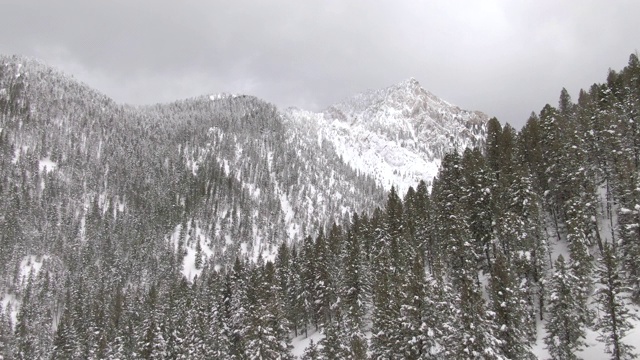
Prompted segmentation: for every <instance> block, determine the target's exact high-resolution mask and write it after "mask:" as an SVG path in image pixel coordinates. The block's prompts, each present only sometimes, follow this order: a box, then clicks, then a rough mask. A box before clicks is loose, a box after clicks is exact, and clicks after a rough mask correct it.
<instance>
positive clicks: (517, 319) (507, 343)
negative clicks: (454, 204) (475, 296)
mask: <svg viewBox="0 0 640 360" xmlns="http://www.w3.org/2000/svg"><path fill="white" fill-rule="evenodd" d="M491 305H492V309H493V312H494V313H495V319H494V322H495V326H496V329H495V334H496V337H497V338H498V339H500V348H501V350H502V351H501V352H502V353H503V354H504V356H505V357H506V358H507V359H526V358H530V357H532V356H533V355H532V353H531V340H530V337H529V327H531V325H530V324H531V322H532V319H531V317H532V316H531V313H530V312H529V309H528V308H527V304H526V300H525V299H524V298H523V296H522V294H521V293H520V289H519V286H518V281H517V277H516V274H514V272H513V270H512V269H511V267H510V266H509V264H508V262H507V258H506V257H505V256H504V254H503V253H502V252H501V251H498V252H497V253H496V258H495V261H494V263H493V267H492V268H491Z"/></svg>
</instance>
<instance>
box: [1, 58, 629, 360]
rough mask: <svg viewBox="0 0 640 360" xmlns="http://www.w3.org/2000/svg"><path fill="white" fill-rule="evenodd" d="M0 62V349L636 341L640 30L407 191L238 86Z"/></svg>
mask: <svg viewBox="0 0 640 360" xmlns="http://www.w3.org/2000/svg"><path fill="white" fill-rule="evenodd" d="M0 65H1V66H0V301H1V303H0V305H1V308H0V359H5V360H6V359H293V358H296V357H300V358H303V359H529V358H536V357H543V358H552V359H578V358H593V359H600V358H611V359H630V358H633V357H634V355H635V354H638V353H640V350H639V349H634V348H633V345H634V344H636V345H640V344H639V341H638V340H637V338H638V337H640V336H639V335H640V333H639V332H638V331H637V329H634V326H635V325H636V324H639V322H638V319H637V315H636V314H637V313H638V307H637V305H638V304H639V303H640V178H639V175H640V163H639V162H640V128H638V124H637V123H638V122H639V121H640V118H639V117H640V62H639V60H638V57H637V55H636V54H632V55H631V56H630V58H629V62H628V65H627V66H626V67H625V68H624V69H622V70H620V71H613V70H610V71H609V73H608V75H607V77H606V81H605V82H603V83H601V84H594V85H592V86H591V87H590V88H588V89H587V90H582V91H580V93H579V96H578V98H577V101H573V100H572V99H571V97H570V96H569V94H568V92H567V91H566V90H564V89H563V90H562V91H561V92H560V97H559V101H558V104H557V106H551V105H546V106H544V107H543V108H542V110H540V112H539V113H535V112H534V113H532V114H531V117H530V118H529V120H528V121H527V123H526V125H525V126H524V127H523V128H522V129H521V130H520V131H517V130H516V129H514V128H513V127H511V126H510V125H508V124H501V123H500V122H499V121H498V120H497V119H495V118H492V119H490V120H488V121H485V122H484V123H482V124H478V123H477V122H476V123H474V124H473V125H469V127H468V128H466V129H467V130H466V131H467V133H468V134H466V133H465V135H462V134H459V135H457V136H454V135H448V136H445V137H443V138H451V144H450V147H448V148H446V150H447V151H448V152H446V154H444V151H443V154H444V155H443V156H442V158H438V159H437V161H436V163H437V164H439V165H440V167H439V170H438V173H437V176H436V177H435V178H434V179H433V180H431V179H424V181H420V182H417V183H415V184H414V185H413V186H411V187H408V190H407V191H402V192H399V191H397V190H396V189H397V187H391V188H390V189H388V188H385V187H384V185H385V184H384V183H381V181H379V179H378V178H376V174H374V173H367V172H366V168H367V166H369V165H366V166H360V167H358V166H355V165H354V161H356V160H354V159H355V158H354V157H350V158H349V159H344V158H343V154H342V153H339V151H338V150H339V149H338V150H336V148H337V147H338V145H337V144H338V143H339V142H340V141H335V142H333V141H332V140H331V139H328V140H327V139H326V137H327V134H331V131H334V130H331V131H326V130H325V131H324V132H323V133H322V136H315V134H311V135H313V136H310V135H309V132H310V131H312V130H313V131H315V130H314V129H315V128H314V126H313V125H304V124H303V123H301V121H303V120H300V119H296V120H295V122H294V121H292V120H291V119H288V118H287V116H290V114H291V111H290V112H289V115H287V114H283V113H281V112H280V111H279V110H278V109H277V108H276V107H274V106H273V105H271V104H268V103H266V102H264V101H262V100H259V99H257V98H254V97H250V96H244V95H239V96H238V95H226V94H222V95H216V96H203V97H200V98H195V99H188V100H182V101H177V102H174V103H171V104H158V105H153V106H145V107H132V106H126V105H119V104H116V103H115V102H113V101H112V100H110V99H109V98H107V97H106V96H104V95H102V94H100V93H98V92H96V91H94V90H92V89H90V88H88V87H87V86H85V85H83V84H81V83H78V82H76V81H75V80H73V79H72V78H70V77H68V76H65V75H63V74H60V73H58V72H57V71H55V70H53V69H51V68H49V67H47V66H46V65H44V64H41V63H39V62H37V61H34V60H29V59H25V58H21V57H0ZM412 86H413V85H412ZM412 89H413V88H412ZM412 91H413V90H412ZM385 94H386V93H385ZM395 94H396V93H393V94H391V95H393V96H395ZM385 96H387V95H385ZM387 98H388V96H387ZM393 99H398V97H393ZM336 109H337V108H336ZM419 110H420V111H422V110H424V109H421V108H420V109H419ZM427 110H428V109H427ZM343 111H344V112H346V110H344V109H343ZM416 111H418V110H416ZM425 111H426V110H425ZM354 118H355V116H354ZM305 119H306V120H304V121H313V119H314V117H312V116H311V117H307V118H305ZM358 119H359V120H362V119H360V118H358ZM442 119H448V118H447V117H446V116H442ZM323 121H324V120H323ZM350 121H351V120H350ZM353 121H354V122H355V120H353ZM381 123H382V122H380V123H378V124H376V126H379V125H380V124H381ZM441 125H442V123H438V126H441ZM332 126H335V125H332ZM340 126H343V125H340ZM456 126H458V128H459V129H465V125H464V124H463V125H460V124H458V125H456ZM469 129H472V130H473V131H472V132H471V130H469ZM318 131H320V130H318ZM341 131H342V130H339V131H338V130H335V131H334V132H335V133H340V134H344V133H346V130H345V131H342V132H341ZM385 131H387V132H388V131H389V130H388V129H386V130H385ZM447 134H449V133H447ZM318 135H320V134H318ZM405 135H406V134H405ZM323 136H324V137H325V138H324V139H323ZM385 136H387V135H385ZM478 136H481V137H483V139H482V141H478V140H477V137H478ZM389 139H391V140H392V139H394V136H393V134H392V135H389V136H387V137H385V141H389V142H391V140H389ZM395 139H396V141H399V142H403V141H404V143H402V144H401V145H400V146H398V148H403V149H404V148H405V147H407V148H417V149H429V146H428V145H424V144H415V143H411V142H410V141H409V140H407V139H409V137H407V136H404V135H403V134H397V136H395ZM469 139H473V141H471V140H469ZM341 141H342V142H344V141H343V140H341ZM425 141H427V140H425ZM461 144H464V145H465V146H461ZM472 145H478V146H476V147H471V146H472ZM442 146H444V145H442ZM353 149H363V146H362V145H361V144H359V145H357V146H353ZM439 149H442V148H441V147H439ZM424 151H427V150H424ZM429 161H435V160H434V159H429ZM402 165H403V166H406V164H405V163H403V164H402ZM406 169H408V170H407V171H409V170H410V167H406ZM413 174H414V172H411V176H413ZM393 175H394V176H395V178H398V179H405V178H408V177H409V176H404V175H402V174H399V173H395V174H393ZM398 185H404V184H398ZM402 188H404V187H402ZM629 334H631V335H629ZM634 334H635V336H634Z"/></svg>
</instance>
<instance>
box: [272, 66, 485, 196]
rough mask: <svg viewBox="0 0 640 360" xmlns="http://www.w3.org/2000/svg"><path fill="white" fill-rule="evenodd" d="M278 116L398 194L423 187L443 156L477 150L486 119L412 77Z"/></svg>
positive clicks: (435, 170)
mask: <svg viewBox="0 0 640 360" xmlns="http://www.w3.org/2000/svg"><path fill="white" fill-rule="evenodd" d="M284 116H285V119H286V121H287V122H288V123H289V124H291V126H292V127H294V128H297V129H299V131H300V132H302V133H304V134H306V136H307V137H308V140H309V141H316V139H317V141H318V143H322V141H328V142H329V143H330V144H331V145H332V146H333V147H334V148H335V151H336V152H337V153H338V154H339V156H341V157H342V158H343V159H344V161H345V162H346V163H348V164H349V165H350V166H352V167H353V168H354V169H356V170H358V171H360V172H361V173H364V174H369V175H371V176H373V177H374V178H375V179H376V181H377V182H378V184H380V185H381V186H383V187H385V188H386V189H389V188H390V187H391V186H393V185H395V186H397V187H398V188H399V192H400V193H401V194H403V193H404V192H406V190H407V189H408V188H409V186H415V184H416V183H417V182H418V181H420V180H425V181H427V182H428V183H429V182H430V181H431V180H432V179H433V177H434V176H435V175H436V173H437V170H438V167H439V165H440V161H441V159H442V157H443V156H444V154H446V153H447V152H448V151H451V150H454V149H458V150H460V151H461V150H463V149H465V148H468V147H474V146H482V145H483V144H484V138H485V132H486V122H487V120H488V118H487V116H486V115H485V114H483V113H481V112H477V111H475V112H474V111H467V110H462V109H460V108H459V107H457V106H454V105H452V104H450V103H448V102H446V101H444V100H442V99H440V98H438V97H436V96H435V95H433V94H432V93H430V92H428V91H426V90H424V89H423V88H422V87H421V86H420V84H419V83H418V81H416V80H415V79H413V78H412V79H409V80H406V81H404V82H401V83H399V84H396V85H393V86H390V87H387V88H385V89H381V90H371V91H368V92H365V93H362V94H359V95H356V96H354V97H352V98H350V99H347V100H345V101H343V102H341V103H338V104H335V105H333V106H330V107H329V108H327V109H326V110H325V111H323V112H320V113H313V112H309V111H304V110H299V109H287V110H286V111H285V115H284Z"/></svg>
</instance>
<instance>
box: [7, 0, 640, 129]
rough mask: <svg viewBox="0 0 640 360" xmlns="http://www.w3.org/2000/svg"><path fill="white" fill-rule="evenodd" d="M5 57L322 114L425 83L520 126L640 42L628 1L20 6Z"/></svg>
mask: <svg viewBox="0 0 640 360" xmlns="http://www.w3.org/2000/svg"><path fill="white" fill-rule="evenodd" d="M0 7H1V11H0V23H2V24H3V29H5V31H2V32H0V52H2V53H5V54H12V53H18V54H24V55H28V56H34V57H38V58H40V59H42V60H44V61H45V62H48V63H51V64H52V65H55V66H57V67H59V68H61V69H62V70H64V71H66V72H69V73H71V74H73V75H74V76H75V77H76V78H78V79H80V80H82V81H84V82H86V83H88V84H89V85H91V86H93V87H95V88H97V89H98V90H100V91H103V92H104V93H106V94H107V95H109V96H111V97H113V98H114V99H115V100H117V101H120V102H127V103H135V104H143V103H155V102H165V101H171V100H175V99H179V98H185V97H190V96H196V95H201V94H205V93H216V92H236V93H248V94H252V95H256V96H259V97H261V98H264V99H266V100H268V101H272V102H274V103H276V104H277V105H278V106H281V107H286V106H298V107H302V108H309V109H311V110H319V109H322V108H324V107H326V106H328V105H330V104H331V103H334V102H336V101H339V100H340V99H342V98H344V97H347V96H350V95H352V94H354V93H356V92H360V91H363V90H366V89H369V88H380V87H384V86H387V85H390V84H393V83H396V82H398V81H401V80H403V79H405V78H408V77H410V76H413V77H415V78H417V79H418V80H419V81H420V82H421V84H422V86H423V87H425V88H426V89H428V90H430V91H432V92H433V93H435V94H436V95H439V96H441V97H442V98H444V99H446V100H448V101H450V102H452V103H455V104H457V105H459V106H461V107H463V108H467V109H473V110H482V111H485V112H487V113H488V114H490V115H493V116H497V117H498V118H499V119H500V120H501V121H502V122H505V121H506V122H510V123H512V124H514V125H516V126H520V125H522V124H523V123H524V121H525V120H526V119H527V117H528V115H529V113H530V112H531V111H538V110H539V109H541V108H542V106H543V105H544V104H545V103H552V104H555V103H556V102H557V98H558V94H559V93H560V89H561V88H562V87H566V88H567V89H568V90H569V92H570V93H571V94H573V95H574V97H576V96H577V91H578V90H579V89H580V88H587V87H589V86H590V85H591V84H592V83H594V82H602V81H603V80H604V79H605V77H606V72H607V69H608V68H613V69H620V68H622V67H623V66H624V65H625V64H626V62H627V59H628V56H629V54H630V53H631V52H634V51H636V49H637V48H638V46H639V45H638V39H640V22H638V21H637V19H636V17H637V14H639V13H640V2H637V1H633V0H629V1H610V2H604V1H596V0H570V1H562V2H558V1H550V0H544V1H529V0H522V1H508V0H502V1H500V0H493V1H483V2H478V1H456V0H452V1H444V0H442V1H418V0H406V1H402V2H398V1H386V0H381V1H376V2H371V1H363V0H355V1H339V0H329V1H327V0H324V1H322V0H311V1H296V0H291V1H284V0H276V1H269V2H267V1H249V0H239V1H233V2H222V1H197V0H188V1H157V0H155V1H152V0H137V1H123V0H110V1H86V0H64V1H48V0H41V1H30V0H27V1H9V2H6V1H5V2H3V4H1V5H0Z"/></svg>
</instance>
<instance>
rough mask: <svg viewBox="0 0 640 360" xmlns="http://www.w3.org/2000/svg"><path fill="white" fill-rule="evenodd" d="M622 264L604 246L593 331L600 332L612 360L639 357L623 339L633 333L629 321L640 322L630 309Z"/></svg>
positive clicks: (612, 251)
mask: <svg viewBox="0 0 640 360" xmlns="http://www.w3.org/2000/svg"><path fill="white" fill-rule="evenodd" d="M620 273H621V264H620V261H619V259H618V257H617V256H616V254H615V253H614V250H613V248H612V247H611V246H610V245H609V244H605V246H604V252H603V254H602V257H601V258H600V263H599V266H598V269H597V273H596V275H597V278H598V282H599V283H600V284H601V285H602V287H600V288H598V289H597V290H596V292H595V295H594V301H595V303H596V306H597V308H598V313H599V317H598V318H597V320H596V323H595V326H594V329H595V330H597V331H599V332H600V336H599V337H598V340H599V341H602V342H604V344H605V346H606V351H607V353H608V354H611V359H614V360H624V359H635V358H637V357H638V355H637V354H635V353H634V351H633V350H634V347H633V346H631V345H629V344H625V343H624V342H623V338H624V337H625V336H626V335H627V333H628V332H629V331H630V330H631V329H633V325H632V323H631V321H630V320H634V319H635V320H638V316H637V315H636V314H634V313H632V312H631V311H629V308H628V296H629V290H630V289H629V288H627V287H626V286H625V285H624V279H623V278H622V277H621V276H620Z"/></svg>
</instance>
